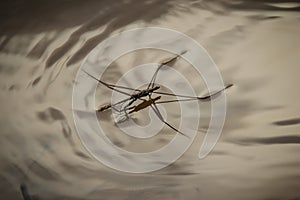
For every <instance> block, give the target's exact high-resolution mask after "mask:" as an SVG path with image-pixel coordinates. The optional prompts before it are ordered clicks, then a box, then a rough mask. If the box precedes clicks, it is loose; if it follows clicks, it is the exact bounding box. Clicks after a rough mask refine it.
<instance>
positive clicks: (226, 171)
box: [0, 0, 300, 200]
mask: <svg viewBox="0 0 300 200" xmlns="http://www.w3.org/2000/svg"><path fill="white" fill-rule="evenodd" d="M0 4H1V6H0V9H1V19H0V77H1V79H0V90H1V93H0V108H1V115H0V125H1V132H0V134H1V140H0V145H1V146H0V148H1V151H0V168H1V173H0V196H1V199H6V200H9V199H13V200H16V199H26V200H28V199H41V200H42V199H95V200H98V199H99V200H100V199H120V200H121V199H197V200H198V199H249V200H250V199H251V200H252V199H300V170H299V169H300V156H299V152H300V145H299V144H300V132H299V130H300V104H299V100H300V99H299V98H300V90H299V88H298V87H299V83H300V81H299V75H300V66H299V63H300V62H299V57H300V37H299V35H300V13H299V11H300V1H297V0H290V1H281V0H262V1H256V0H254V1H250V0H240V1H235V0H228V1H225V0H224V1H222V0H212V1H208V0H207V1H206V0H204V1H197V0H187V1H183V0H147V1H143V0H128V1H107V0H102V1H96V0H94V1H79V0H73V1H70V0H62V1H33V0H32V1H21V0H15V1H10V2H6V3H4V2H2V3H0ZM147 26H158V27H165V28H171V29H174V30H177V31H180V32H182V33H185V34H187V35H188V36H190V37H192V38H193V39H195V40H196V41H198V42H199V43H200V44H201V45H203V46H204V47H205V49H206V50H207V51H208V52H209V54H210V55H211V56H212V58H213V59H214V61H215V62H216V64H217V65H218V67H219V69H220V72H221V73H222V76H223V79H224V82H226V83H233V84H234V87H232V88H230V90H228V91H226V96H227V106H228V107H227V109H228V111H227V118H226V123H225V127H224V130H223V133H222V136H221V138H220V140H219V142H218V143H217V145H216V146H215V148H214V150H213V152H211V154H209V156H208V157H206V158H205V159H202V160H199V159H198V157H197V156H198V151H199V146H200V144H201V142H202V141H203V137H204V132H203V131H201V130H203V129H206V128H207V124H208V121H207V120H208V117H205V116H206V115H205V113H206V112H209V111H208V110H209V109H208V108H206V109H205V108H204V109H203V113H204V114H203V115H204V118H203V120H202V121H201V124H200V127H199V134H198V136H197V138H196V140H195V141H194V143H193V144H192V146H191V147H190V148H189V150H188V151H187V152H186V153H185V154H184V156H182V157H181V158H180V159H179V160H178V161H176V162H175V163H174V164H172V165H170V166H168V167H167V168H165V169H162V170H160V171H156V172H154V173H148V174H135V175H133V174H125V173H121V172H117V171H114V170H112V169H109V168H107V167H105V166H103V165H102V164H101V163H99V162H98V161H96V160H95V159H94V158H93V157H92V156H91V155H90V154H89V153H88V152H87V151H86V149H85V148H84V147H83V145H82V143H81V142H80V140H79V137H78V135H77V132H76V130H75V125H74V121H73V115H72V88H73V84H74V79H75V76H76V73H77V71H78V69H79V67H80V65H81V63H82V62H83V59H84V58H85V57H86V56H87V55H88V53H89V52H90V51H91V50H92V49H93V48H95V47H96V46H97V45H98V44H99V43H100V42H101V41H103V40H104V39H105V38H107V37H109V36H110V35H112V34H115V33H118V32H121V31H123V30H128V29H130V28H134V27H147ZM139 55H140V56H139ZM166 57H168V56H167V54H166V55H163V54H161V53H157V54H155V52H154V53H153V52H152V53H151V52H150V53H149V54H147V52H142V53H140V54H137V55H134V56H132V57H128V58H134V59H127V58H126V57H125V58H123V59H122V58H121V59H120V61H119V62H117V63H115V64H114V65H113V66H112V69H113V70H112V71H111V72H110V73H109V72H107V74H108V75H107V79H109V80H111V81H112V80H113V81H117V80H114V79H115V77H119V76H121V75H122V74H123V73H125V72H126V70H128V69H130V67H131V66H135V65H137V64H141V63H145V62H150V61H151V62H159V61H160V59H162V58H166ZM121 61H122V62H121ZM179 64H180V63H178V65H177V67H178V66H180V65H179ZM109 74H110V75H109ZM185 75H186V76H189V73H186V74H185ZM189 78H190V81H191V82H197V80H196V79H195V78H193V73H190V77H189ZM99 90H101V88H100V89H99ZM199 90H200V91H201V90H202V89H199ZM100 93H101V91H100ZM100 96H101V95H98V96H97V102H98V103H99V104H100V103H104V102H105V99H101V97H100ZM203 105H204V106H205V105H206V104H203ZM208 107H209V106H208ZM166 110H168V109H167V108H166ZM174 112H175V111H174ZM175 114H176V113H175ZM175 114H174V115H175ZM208 116H209V115H208ZM101 117H102V118H104V119H106V120H107V118H108V116H99V119H100V121H101ZM140 123H141V124H143V122H140ZM109 137H110V138H111V139H112V140H114V142H115V143H116V145H118V146H120V147H122V148H125V149H128V150H139V152H145V151H148V150H149V151H150V150H152V149H153V148H154V147H155V148H156V147H159V146H161V145H162V144H163V143H164V142H166V141H165V140H166V139H163V138H160V139H157V140H156V139H151V141H141V142H142V144H140V145H138V144H136V143H137V142H138V141H135V140H134V141H133V140H129V139H128V138H124V137H123V136H118V135H116V134H115V133H113V132H111V133H110V136H109ZM134 145H135V146H134Z"/></svg>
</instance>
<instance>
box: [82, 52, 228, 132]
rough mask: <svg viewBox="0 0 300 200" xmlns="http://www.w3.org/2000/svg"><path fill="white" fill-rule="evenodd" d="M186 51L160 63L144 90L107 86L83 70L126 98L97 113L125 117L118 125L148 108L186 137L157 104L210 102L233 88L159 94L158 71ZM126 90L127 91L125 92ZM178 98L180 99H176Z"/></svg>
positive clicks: (101, 108)
mask: <svg viewBox="0 0 300 200" xmlns="http://www.w3.org/2000/svg"><path fill="white" fill-rule="evenodd" d="M186 52H187V51H183V52H182V53H180V54H178V55H176V56H174V57H172V58H170V59H168V60H166V61H163V62H161V63H160V64H159V65H158V67H157V69H156V71H155V72H154V74H153V76H152V78H151V80H150V82H149V84H148V86H147V88H146V89H143V90H141V89H133V88H129V87H125V86H120V85H114V84H109V83H106V82H104V81H101V80H100V79H97V78H96V77H95V76H93V75H91V74H90V73H88V72H86V71H85V70H82V71H83V72H85V73H86V74H87V75H88V76H89V77H91V78H93V79H94V80H96V81H98V82H99V83H100V84H102V85H104V86H105V87H107V88H109V89H111V90H113V91H116V92H119V93H121V94H124V95H126V96H128V97H127V98H125V99H123V100H121V101H119V102H116V103H114V104H106V105H104V106H102V107H100V108H99V109H97V110H96V111H97V112H104V111H106V110H108V109H111V110H112V111H115V112H117V113H119V114H123V116H125V118H124V119H123V120H121V121H118V123H121V122H123V121H125V120H127V119H128V118H129V114H131V113H133V112H138V111H140V110H142V109H145V108H147V107H150V108H151V109H152V110H153V111H154V113H155V115H156V116H157V117H158V118H159V120H160V121H161V122H162V123H164V124H165V125H167V126H168V127H169V128H171V129H172V130H174V131H176V132H178V133H180V134H181V135H183V136H186V137H188V136H187V135H186V134H184V133H182V132H181V131H179V130H178V129H176V128H175V127H174V126H172V125H171V124H170V123H169V122H167V121H166V120H165V119H164V117H163V116H162V114H161V112H160V110H159V109H158V107H157V104H164V103H173V102H179V101H196V100H198V101H211V100H212V99H215V98H216V97H218V96H219V95H220V94H221V93H222V92H223V91H224V90H226V89H227V88H230V87H231V86H233V84H228V85H226V86H225V87H224V88H223V89H221V90H219V91H217V92H214V93H212V94H208V95H206V96H188V95H180V94H172V93H167V92H160V91H159V89H160V86H158V85H156V83H155V80H156V77H157V74H158V73H159V70H160V69H161V68H162V67H163V66H165V65H167V64H169V63H171V62H173V61H175V60H177V59H178V58H179V57H180V56H182V55H183V54H185V53H186ZM126 90H127V91H126ZM128 90H129V91H131V92H133V93H132V94H130V93H128ZM153 94H158V95H160V96H157V97H154V98H152V95H153ZM161 95H164V96H173V97H176V98H177V99H173V100H160V99H161ZM178 98H180V99H178ZM137 101H141V103H138V104H136V105H134V103H135V102H137ZM119 105H121V107H120V108H117V106H119Z"/></svg>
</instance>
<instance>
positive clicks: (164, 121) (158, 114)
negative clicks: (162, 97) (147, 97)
mask: <svg viewBox="0 0 300 200" xmlns="http://www.w3.org/2000/svg"><path fill="white" fill-rule="evenodd" d="M151 108H152V109H153V111H154V113H155V114H156V115H157V117H158V118H159V119H160V121H161V122H163V123H164V124H166V125H167V126H168V127H170V128H171V129H173V130H174V131H176V132H178V133H180V134H181V135H183V136H185V137H188V138H189V136H187V135H185V134H184V133H182V132H180V131H179V130H178V129H176V128H175V127H174V126H172V125H171V124H169V123H168V122H167V121H166V120H165V119H164V118H163V116H162V114H161V113H160V111H159V109H158V107H157V106H156V104H155V103H153V104H152V105H151Z"/></svg>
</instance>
